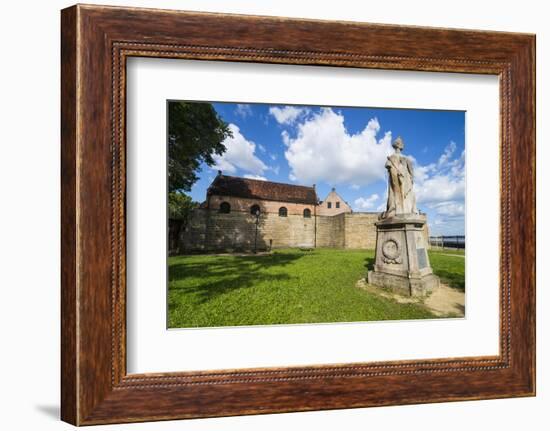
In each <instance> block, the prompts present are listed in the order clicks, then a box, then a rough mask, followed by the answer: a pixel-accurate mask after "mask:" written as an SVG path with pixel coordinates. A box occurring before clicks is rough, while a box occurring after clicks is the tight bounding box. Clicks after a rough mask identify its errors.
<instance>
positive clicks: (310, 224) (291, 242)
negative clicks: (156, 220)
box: [182, 208, 378, 252]
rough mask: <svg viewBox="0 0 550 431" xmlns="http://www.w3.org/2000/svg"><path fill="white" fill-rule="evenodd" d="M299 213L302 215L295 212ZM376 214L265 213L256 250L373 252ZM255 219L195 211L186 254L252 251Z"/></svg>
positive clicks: (240, 213)
mask: <svg viewBox="0 0 550 431" xmlns="http://www.w3.org/2000/svg"><path fill="white" fill-rule="evenodd" d="M296 212H299V211H296ZM377 217H378V215H377V213H351V214H338V215H335V216H312V217H311V218H305V217H303V215H299V214H289V215H288V216H287V217H279V215H278V213H276V214H274V213H268V212H263V213H262V214H261V215H260V217H259V219H258V235H257V249H258V250H266V249H269V248H284V247H308V248H310V247H331V248H361V249H374V248H375V245H376V226H375V225H374V223H375V222H376V220H377ZM255 235H256V217H255V216H253V215H251V214H250V213H249V212H247V211H231V212H230V213H229V214H222V213H219V212H218V211H212V210H208V209H205V208H200V209H196V210H194V211H193V213H192V215H191V217H190V219H189V222H188V225H187V228H186V229H185V232H184V233H183V234H182V248H183V251H185V252H200V251H223V250H226V251H239V250H252V249H253V248H254V238H255Z"/></svg>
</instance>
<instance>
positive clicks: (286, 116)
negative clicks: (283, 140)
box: [269, 106, 308, 125]
mask: <svg viewBox="0 0 550 431" xmlns="http://www.w3.org/2000/svg"><path fill="white" fill-rule="evenodd" d="M307 112H308V109H306V108H297V107H295V106H285V107H283V108H278V107H276V106H274V107H271V108H269V113H270V114H271V115H273V117H275V120H276V121H277V123H279V124H286V125H290V124H292V123H294V122H295V121H296V120H297V119H298V118H299V117H300V116H302V115H304V114H306V113H307Z"/></svg>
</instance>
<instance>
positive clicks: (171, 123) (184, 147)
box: [168, 102, 232, 192]
mask: <svg viewBox="0 0 550 431" xmlns="http://www.w3.org/2000/svg"><path fill="white" fill-rule="evenodd" d="M229 136H232V134H231V130H229V126H228V125H227V123H225V122H224V121H223V120H222V119H221V118H220V116H219V115H218V114H217V112H216V110H215V109H214V107H213V106H212V104H211V103H196V102H192V103H191V102H169V103H168V191H169V192H174V191H176V190H183V191H189V190H191V187H192V186H193V184H194V183H195V182H196V181H197V180H198V179H199V177H198V176H197V172H198V170H199V167H200V164H201V163H203V162H204V163H206V164H207V165H208V166H212V165H213V164H214V163H215V162H214V158H213V156H214V155H216V154H217V155H222V154H223V153H224V152H225V150H226V148H225V145H224V144H223V141H224V140H225V138H227V137H229Z"/></svg>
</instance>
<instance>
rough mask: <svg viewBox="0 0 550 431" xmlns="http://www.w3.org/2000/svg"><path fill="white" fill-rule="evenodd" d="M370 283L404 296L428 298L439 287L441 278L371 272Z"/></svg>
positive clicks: (369, 274) (431, 275)
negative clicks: (408, 276) (409, 276)
mask: <svg viewBox="0 0 550 431" xmlns="http://www.w3.org/2000/svg"><path fill="white" fill-rule="evenodd" d="M368 283H369V284H372V285H374V286H379V287H384V288H386V289H389V290H391V291H392V292H393V293H397V294H398V295H403V296H427V295H428V294H430V293H431V292H433V291H434V290H435V289H437V288H438V287H439V277H437V276H436V275H434V274H428V275H425V276H423V277H419V278H407V277H403V276H401V275H393V274H387V273H384V272H376V271H369V273H368Z"/></svg>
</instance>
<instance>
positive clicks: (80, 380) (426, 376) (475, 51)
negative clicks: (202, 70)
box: [61, 5, 535, 425]
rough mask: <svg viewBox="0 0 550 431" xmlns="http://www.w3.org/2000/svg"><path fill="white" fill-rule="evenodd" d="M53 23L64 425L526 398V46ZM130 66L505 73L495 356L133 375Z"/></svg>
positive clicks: (530, 130)
mask: <svg viewBox="0 0 550 431" xmlns="http://www.w3.org/2000/svg"><path fill="white" fill-rule="evenodd" d="M61 21H62V26H61V52H62V56H61V58H62V63H61V72H62V75H61V82H62V93H61V108H62V112H61V114H62V115H61V121H62V134H61V139H62V149H61V160H62V166H61V168H62V182H61V188H62V219H61V226H62V247H61V253H62V286H61V287H62V295H61V305H62V325H61V340H62V344H61V353H62V356H61V357H62V361H61V367H62V368H61V376H62V378H61V388H62V391H61V417H62V419H63V420H64V421H67V422H69V423H72V424H75V425H91V424H104V423H116V422H137V421H151V420H164V419H179V418H196V417H212V416H230V415H242V414H257V413H274V412H289V411H307V410H321V409H341V408H352V407H367V406H383V405H394V404H413V403H428V402H442V401H456V400H474V399H488V398H503V397H512V396H533V395H534V394H535V36H534V35H529V34H513V33H500V32H487V31H470V30H449V29H440V28H423V27H403V26H393V25H376V24H363V23H354V22H330V21H314V20H297V19H287V18H275V17H255V16H240V15H220V14H212V13H196V12H178V11H167V10H147V9H133V8H119V7H103V6H83V5H77V6H73V7H70V8H68V9H64V10H63V11H62V20H61ZM334 35H338V37H334ZM130 56H144V57H164V58H183V59H198V60H205V61H208V60H217V61H238V62H254V63H256V62H257V63H284V64H299V65H330V66H342V67H355V68H374V69H391V70H414V71H441V72H460V73H478V74H493V75H498V76H499V77H500V107H501V110H500V120H501V122H500V139H501V142H500V150H501V200H500V205H501V215H500V244H501V250H500V270H501V277H500V354H499V355H498V356H494V357H493V356H491V357H460V358H441V359H433V360H413V361H392V362H379V363H363V364H357V363H354V364H339V365H327V366H303V367H292V368H266V369H238V370H227V371H209V370H205V371H203V372H179V373H158V374H139V375H138V374H130V375H128V374H127V373H126V351H125V337H126V327H125V324H126V323H125V305H126V304H125V298H126V284H125V268H126V267H125V190H126V178H125V151H126V147H125V142H126V141H125V97H126V95H125V91H126V88H125V83H126V80H125V76H126V75H125V64H126V59H127V58H128V57H130Z"/></svg>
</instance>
